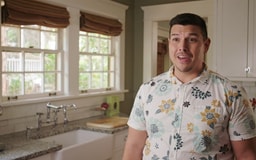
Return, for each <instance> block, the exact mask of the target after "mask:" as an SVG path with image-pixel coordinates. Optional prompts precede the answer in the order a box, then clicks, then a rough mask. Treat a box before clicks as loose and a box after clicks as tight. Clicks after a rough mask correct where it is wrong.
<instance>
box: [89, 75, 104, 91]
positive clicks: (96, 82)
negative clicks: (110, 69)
mask: <svg viewBox="0 0 256 160" xmlns="http://www.w3.org/2000/svg"><path fill="white" fill-rule="evenodd" d="M102 80H103V77H102V73H92V86H91V88H92V89H98V88H102Z"/></svg>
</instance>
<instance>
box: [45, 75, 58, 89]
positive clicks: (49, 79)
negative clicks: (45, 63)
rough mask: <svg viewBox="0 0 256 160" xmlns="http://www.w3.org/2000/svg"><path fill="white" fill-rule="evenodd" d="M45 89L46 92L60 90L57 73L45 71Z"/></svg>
mask: <svg viewBox="0 0 256 160" xmlns="http://www.w3.org/2000/svg"><path fill="white" fill-rule="evenodd" d="M44 90H45V92H52V91H57V90H58V87H57V74H56V73H45V78H44Z"/></svg>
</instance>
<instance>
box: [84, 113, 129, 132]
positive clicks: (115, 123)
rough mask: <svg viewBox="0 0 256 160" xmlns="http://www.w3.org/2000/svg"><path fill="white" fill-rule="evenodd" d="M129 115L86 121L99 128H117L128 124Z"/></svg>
mask: <svg viewBox="0 0 256 160" xmlns="http://www.w3.org/2000/svg"><path fill="white" fill-rule="evenodd" d="M127 121H128V118H127V117H118V116H117V117H106V118H100V119H96V120H92V121H89V122H87V123H86V125H87V126H88V127H97V128H106V129H111V128H117V127H122V126H125V125H127Z"/></svg>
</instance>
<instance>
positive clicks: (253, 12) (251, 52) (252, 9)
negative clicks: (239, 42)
mask: <svg viewBox="0 0 256 160" xmlns="http://www.w3.org/2000/svg"><path fill="white" fill-rule="evenodd" d="M248 27H249V34H248V36H249V37H248V38H249V40H248V67H250V71H249V72H248V77H256V0H249V26H248Z"/></svg>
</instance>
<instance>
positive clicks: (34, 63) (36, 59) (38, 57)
mask: <svg viewBox="0 0 256 160" xmlns="http://www.w3.org/2000/svg"><path fill="white" fill-rule="evenodd" d="M42 66H43V65H42V54H41V53H25V71H43V67H42Z"/></svg>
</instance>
